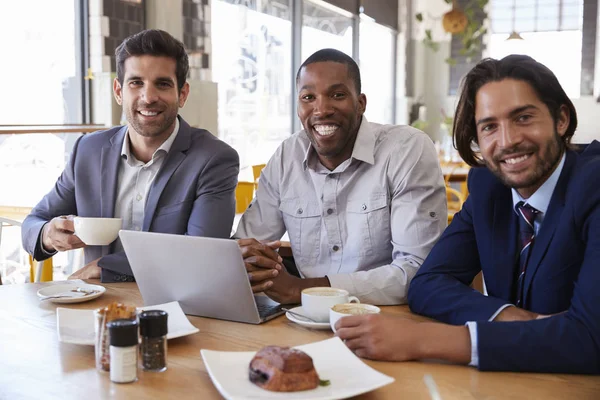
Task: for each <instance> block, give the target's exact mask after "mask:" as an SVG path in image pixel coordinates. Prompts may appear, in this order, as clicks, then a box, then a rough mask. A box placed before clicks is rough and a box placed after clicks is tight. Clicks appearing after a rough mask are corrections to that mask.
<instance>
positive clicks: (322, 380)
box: [319, 379, 331, 386]
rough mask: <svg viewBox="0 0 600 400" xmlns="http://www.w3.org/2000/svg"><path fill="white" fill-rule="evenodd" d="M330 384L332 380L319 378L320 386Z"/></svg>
mask: <svg viewBox="0 0 600 400" xmlns="http://www.w3.org/2000/svg"><path fill="white" fill-rule="evenodd" d="M329 385H331V381H329V380H324V379H319V386H329Z"/></svg>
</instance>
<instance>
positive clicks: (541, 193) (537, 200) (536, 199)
mask: <svg viewBox="0 0 600 400" xmlns="http://www.w3.org/2000/svg"><path fill="white" fill-rule="evenodd" d="M565 159H566V153H565V154H563V156H562V159H561V160H560V163H559V164H558V167H557V168H556V169H555V170H554V172H553V173H552V175H550V177H549V178H548V179H547V180H546V182H544V183H543V184H542V186H540V187H539V189H538V190H536V191H535V193H534V194H532V195H531V197H530V198H528V199H524V198H523V197H521V195H520V194H519V192H517V191H516V190H515V189H512V200H513V209H514V208H515V207H516V206H517V203H519V202H520V201H523V202H524V203H525V204H529V205H530V206H531V207H533V208H535V209H536V210H538V211H539V213H538V214H537V215H536V217H535V220H534V221H533V230H534V232H535V235H536V236H537V235H538V232H539V230H540V227H541V226H542V222H543V221H544V216H545V215H546V211H547V210H548V206H549V205H550V200H551V199H552V193H554V188H555V187H556V183H557V182H558V178H559V177H560V173H561V172H562V169H563V166H564V165H565ZM515 212H516V211H515ZM513 306H514V305H513V304H505V305H503V306H502V307H500V308H499V309H498V310H497V311H496V312H495V313H494V314H493V315H492V316H491V317H490V319H489V320H488V321H493V320H494V319H495V318H496V317H497V316H498V314H500V313H501V312H502V310H504V309H505V308H507V307H513ZM467 326H468V327H469V334H470V336H471V362H470V363H469V365H472V366H474V367H477V366H479V351H478V348H477V322H474V321H469V322H467Z"/></svg>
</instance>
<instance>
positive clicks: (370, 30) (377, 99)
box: [358, 19, 396, 124]
mask: <svg viewBox="0 0 600 400" xmlns="http://www.w3.org/2000/svg"><path fill="white" fill-rule="evenodd" d="M359 32H360V36H359V45H360V47H359V52H358V54H359V57H360V71H361V78H362V92H363V93H365V95H366V96H367V111H366V113H365V116H366V117H367V119H368V120H369V121H371V122H377V123H380V124H393V123H394V113H395V110H394V96H395V95H396V88H395V87H394V75H395V73H396V71H395V66H396V63H395V60H394V52H393V51H391V50H393V49H394V47H395V46H396V41H395V39H394V38H395V33H394V31H392V30H391V29H389V28H386V27H385V26H382V25H379V24H376V23H375V22H372V21H369V20H366V19H365V20H362V21H361V23H360V30H359ZM373 43H377V46H373ZM381 49H390V51H381Z"/></svg>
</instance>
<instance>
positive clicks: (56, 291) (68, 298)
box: [37, 283, 106, 304]
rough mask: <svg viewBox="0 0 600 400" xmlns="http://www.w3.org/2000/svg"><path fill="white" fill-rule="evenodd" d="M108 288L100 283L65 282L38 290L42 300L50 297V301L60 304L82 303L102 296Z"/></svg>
mask: <svg viewBox="0 0 600 400" xmlns="http://www.w3.org/2000/svg"><path fill="white" fill-rule="evenodd" d="M104 292H106V288H105V287H104V286H100V285H90V284H87V283H64V284H59V285H52V286H46V287H44V288H41V289H40V290H38V291H37V295H38V297H39V298H40V300H44V299H46V298H48V297H53V296H61V297H56V298H49V299H48V301H51V302H53V303H60V304H69V303H82V302H84V301H89V300H93V299H96V298H98V297H100V296H102V295H103V294H104Z"/></svg>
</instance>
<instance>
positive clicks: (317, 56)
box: [296, 49, 361, 94]
mask: <svg viewBox="0 0 600 400" xmlns="http://www.w3.org/2000/svg"><path fill="white" fill-rule="evenodd" d="M327 61H331V62H336V63H340V64H344V65H346V68H347V69H348V76H349V77H350V79H352V81H353V82H354V87H355V89H356V93H357V94H360V93H361V92H360V90H361V84H360V70H359V69H358V65H357V64H356V61H354V60H353V59H352V57H350V56H349V55H347V54H346V53H343V52H341V51H339V50H335V49H321V50H319V51H317V52H316V53H313V55H311V56H310V57H308V58H307V59H306V60H305V61H304V62H303V63H302V65H301V66H300V68H299V69H298V73H297V74H296V84H298V81H299V80H300V71H302V68H304V67H306V66H307V65H310V64H314V63H317V62H327Z"/></svg>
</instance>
